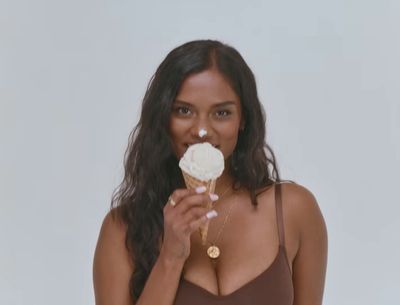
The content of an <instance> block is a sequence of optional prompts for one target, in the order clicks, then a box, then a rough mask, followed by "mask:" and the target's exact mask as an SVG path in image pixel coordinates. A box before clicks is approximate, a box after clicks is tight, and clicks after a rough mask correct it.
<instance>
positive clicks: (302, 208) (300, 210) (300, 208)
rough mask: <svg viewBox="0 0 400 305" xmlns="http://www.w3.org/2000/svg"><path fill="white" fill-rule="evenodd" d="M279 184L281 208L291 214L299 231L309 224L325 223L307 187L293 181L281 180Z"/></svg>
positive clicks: (315, 200)
mask: <svg viewBox="0 0 400 305" xmlns="http://www.w3.org/2000/svg"><path fill="white" fill-rule="evenodd" d="M279 185H280V187H281V190H282V204H283V209H286V210H287V213H288V214H290V215H291V219H292V220H293V221H294V222H295V223H296V225H297V226H298V228H299V231H300V232H302V231H304V229H307V228H308V227H310V226H315V225H319V226H324V225H325V224H324V223H323V222H324V219H323V216H322V213H321V209H320V207H319V204H318V202H317V199H316V198H315V196H314V194H313V193H312V192H311V191H310V190H309V189H308V188H306V187H305V186H303V185H300V184H297V183H294V182H292V183H287V182H282V183H279ZM275 187H276V185H275Z"/></svg>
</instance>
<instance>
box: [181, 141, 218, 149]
mask: <svg viewBox="0 0 400 305" xmlns="http://www.w3.org/2000/svg"><path fill="white" fill-rule="evenodd" d="M198 143H201V142H198ZM198 143H185V147H186V148H188V147H189V146H190V145H193V144H198ZM210 144H211V145H212V146H214V147H215V148H219V145H217V144H212V143H210Z"/></svg>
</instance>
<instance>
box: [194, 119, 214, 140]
mask: <svg viewBox="0 0 400 305" xmlns="http://www.w3.org/2000/svg"><path fill="white" fill-rule="evenodd" d="M190 133H191V136H192V139H194V140H195V141H196V142H209V141H210V139H211V137H212V133H213V132H212V127H211V125H210V124H209V122H208V120H207V119H202V120H201V119H198V120H197V121H196V122H195V123H194V124H193V126H192V128H191V130H190Z"/></svg>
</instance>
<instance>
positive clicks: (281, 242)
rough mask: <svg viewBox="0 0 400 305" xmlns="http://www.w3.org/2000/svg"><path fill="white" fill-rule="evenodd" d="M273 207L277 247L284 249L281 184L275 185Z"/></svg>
mask: <svg viewBox="0 0 400 305" xmlns="http://www.w3.org/2000/svg"><path fill="white" fill-rule="evenodd" d="M275 207H276V219H277V222H278V234H279V245H280V246H283V247H285V229H284V226H283V213H282V189H281V184H280V183H279V182H278V183H276V184H275Z"/></svg>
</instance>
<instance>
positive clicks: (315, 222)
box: [290, 185, 328, 305]
mask: <svg viewBox="0 0 400 305" xmlns="http://www.w3.org/2000/svg"><path fill="white" fill-rule="evenodd" d="M294 188H295V190H293V192H292V194H291V196H290V197H292V198H291V199H292V203H293V209H294V210H295V213H296V215H297V217H296V225H297V227H298V232H299V236H300V243H299V249H298V252H297V254H296V257H295V259H294V261H293V285H294V303H293V304H294V305H321V304H322V300H323V292H324V285H325V275H326V265H327V249H328V237H327V229H326V225H325V221H324V218H323V216H322V214H321V211H320V209H319V206H318V203H317V201H316V199H315V198H314V196H313V194H312V193H311V192H310V191H308V190H307V189H306V188H304V187H302V186H298V185H297V186H294Z"/></svg>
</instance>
